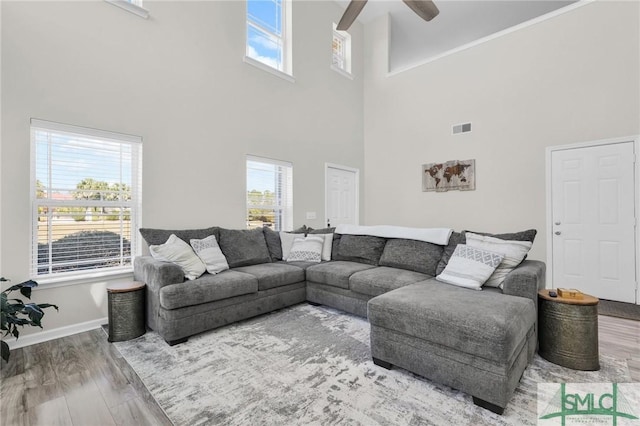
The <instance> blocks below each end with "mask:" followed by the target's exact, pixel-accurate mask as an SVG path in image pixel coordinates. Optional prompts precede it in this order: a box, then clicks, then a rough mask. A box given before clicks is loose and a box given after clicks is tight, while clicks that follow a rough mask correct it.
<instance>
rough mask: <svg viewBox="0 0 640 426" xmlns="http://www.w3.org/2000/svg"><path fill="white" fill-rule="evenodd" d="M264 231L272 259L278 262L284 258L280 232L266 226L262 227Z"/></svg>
mask: <svg viewBox="0 0 640 426" xmlns="http://www.w3.org/2000/svg"><path fill="white" fill-rule="evenodd" d="M262 231H263V232H264V239H265V241H266V242H267V248H268V249H269V256H271V261H272V262H276V261H278V260H282V242H281V241H280V233H279V232H276V231H274V230H273V229H271V228H269V227H268V226H265V227H263V228H262Z"/></svg>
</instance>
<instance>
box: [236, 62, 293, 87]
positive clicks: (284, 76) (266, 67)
mask: <svg viewBox="0 0 640 426" xmlns="http://www.w3.org/2000/svg"><path fill="white" fill-rule="evenodd" d="M244 62H245V63H247V64H249V65H253V66H254V67H256V68H260V69H261V70H262V71H266V72H268V73H270V74H273V75H275V76H276V77H280V78H281V79H283V80H287V81H288V82H290V83H295V82H296V79H295V78H293V76H292V75H290V74H287V73H286V72H282V71H280V70H277V69H275V68H273V67H270V66H269V65H266V64H263V63H262V62H260V61H256V60H255V59H253V58H250V57H249V56H245V57H244Z"/></svg>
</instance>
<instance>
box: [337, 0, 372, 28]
mask: <svg viewBox="0 0 640 426" xmlns="http://www.w3.org/2000/svg"><path fill="white" fill-rule="evenodd" d="M365 4H367V0H351V3H349V6H347V10H345V11H344V15H342V18H341V19H340V22H338V26H337V27H336V29H337V30H339V31H346V30H348V29H349V27H350V26H351V24H353V21H355V20H356V18H357V17H358V15H359V14H360V12H361V11H362V8H363V7H364V5H365Z"/></svg>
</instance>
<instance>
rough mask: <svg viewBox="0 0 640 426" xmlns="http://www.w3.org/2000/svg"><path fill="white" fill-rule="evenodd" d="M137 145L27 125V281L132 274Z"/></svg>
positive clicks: (73, 129) (111, 136)
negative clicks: (29, 228) (29, 158)
mask: <svg viewBox="0 0 640 426" xmlns="http://www.w3.org/2000/svg"><path fill="white" fill-rule="evenodd" d="M141 142H142V139H141V138H140V137H137V136H130V135H123V134H119V133H112V132H106V131H101V130H95V129H88V128H83V127H77V126H70V125H66V124H60V123H53V122H48V121H44V120H35V119H32V120H31V152H32V167H31V199H32V206H33V228H32V261H31V265H32V266H31V268H32V269H31V274H32V276H33V277H36V278H39V279H42V278H47V277H55V276H60V275H61V274H68V275H71V274H77V275H80V274H86V273H88V272H92V273H93V272H96V271H104V272H111V271H113V272H115V271H118V270H122V271H124V270H131V267H132V266H131V260H132V256H134V255H135V254H136V253H135V248H136V247H137V235H136V234H137V229H138V223H139V216H140V205H141V164H142V162H141V160H142V158H141V156H142V152H141V151H142V144H141Z"/></svg>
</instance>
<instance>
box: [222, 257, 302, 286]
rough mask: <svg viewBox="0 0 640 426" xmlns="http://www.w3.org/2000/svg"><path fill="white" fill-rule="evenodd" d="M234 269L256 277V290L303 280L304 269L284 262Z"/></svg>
mask: <svg viewBox="0 0 640 426" xmlns="http://www.w3.org/2000/svg"><path fill="white" fill-rule="evenodd" d="M234 271H237V272H243V273H245V274H250V275H253V276H254V277H256V278H257V279H258V290H268V289H270V288H275V287H282V286H284V285H289V284H295V283H298V282H301V281H304V270H303V269H301V268H299V267H297V266H293V265H289V264H285V263H263V264H261V265H251V266H241V267H239V268H235V269H234Z"/></svg>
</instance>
